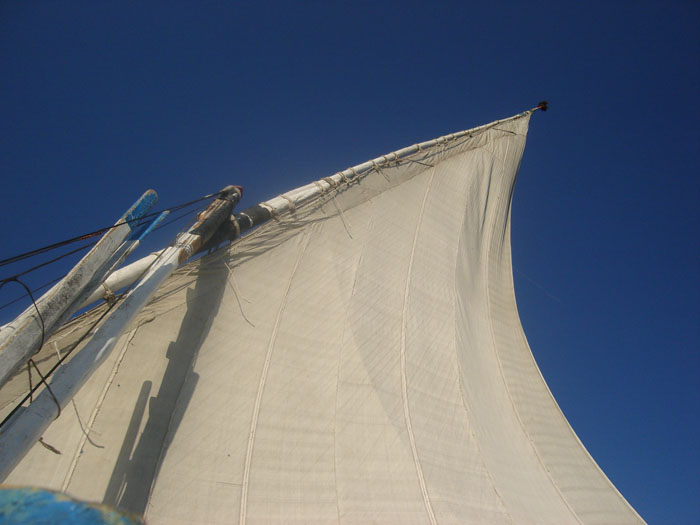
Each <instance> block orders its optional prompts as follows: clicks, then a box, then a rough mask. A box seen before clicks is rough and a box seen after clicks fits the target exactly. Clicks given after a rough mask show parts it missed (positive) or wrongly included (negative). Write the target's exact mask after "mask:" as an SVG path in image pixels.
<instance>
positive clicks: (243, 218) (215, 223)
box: [192, 186, 272, 253]
mask: <svg viewBox="0 0 700 525" xmlns="http://www.w3.org/2000/svg"><path fill="white" fill-rule="evenodd" d="M242 196H243V188H242V187H241V186H227V187H226V188H224V189H223V190H221V192H220V193H219V196H218V197H217V200H216V201H214V203H213V205H214V204H216V203H217V202H218V201H222V203H221V205H219V206H217V207H216V211H215V212H213V213H212V214H210V215H208V216H207V217H205V218H204V219H208V218H209V217H211V219H213V220H211V221H205V222H204V223H202V224H201V225H200V224H197V225H195V227H194V228H193V229H192V233H193V234H196V235H200V237H201V238H202V239H205V241H204V242H202V244H201V246H199V247H198V248H197V250H196V252H197V253H199V252H203V251H207V250H211V249H213V248H216V247H217V246H218V245H219V244H221V243H224V242H228V241H232V240H234V239H236V238H237V237H239V236H240V235H241V234H243V233H244V232H246V231H248V230H250V229H251V228H254V227H255V226H259V225H261V224H263V223H264V222H267V221H268V220H270V219H272V212H271V211H270V210H269V209H268V208H265V207H263V206H261V205H260V204H255V205H253V206H250V207H249V208H246V209H245V210H243V211H242V212H239V213H233V209H234V207H235V206H236V204H238V202H239V201H240V200H241V197H242ZM207 212H209V210H206V211H205V212H203V213H207ZM197 219H198V221H199V220H200V217H198V218H197ZM209 229H213V230H214V231H213V233H211V232H210V231H209Z"/></svg>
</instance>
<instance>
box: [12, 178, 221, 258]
mask: <svg viewBox="0 0 700 525" xmlns="http://www.w3.org/2000/svg"><path fill="white" fill-rule="evenodd" d="M220 193H221V192H219V191H217V192H216V193H211V194H209V195H205V196H204V197H200V198H199V199H195V200H192V201H189V202H184V203H182V204H178V205H176V206H172V207H170V208H166V209H165V210H160V211H155V212H152V213H149V214H147V215H144V216H143V217H140V218H138V219H129V220H126V221H122V222H118V223H117V224H114V225H112V226H108V227H106V228H100V229H99V230H95V231H92V232H89V233H84V234H83V235H78V236H77V237H72V238H70V239H66V240H63V241H60V242H56V243H53V244H49V245H47V246H43V247H41V248H37V249H35V250H31V251H28V252H25V253H20V254H19V255H14V256H12V257H8V258H7V259H2V260H0V266H6V265H8V264H11V263H14V262H17V261H21V260H23V259H28V258H29V257H34V256H36V255H40V254H42V253H45V252H48V251H51V250H55V249H56V248H60V247H62V246H66V245H67V244H71V243H74V242H77V241H82V240H85V239H90V238H91V237H95V236H97V235H100V234H102V233H105V232H107V231H109V230H112V229H114V228H117V227H118V226H121V225H122V224H129V223H132V222H136V223H137V224H141V221H143V220H144V219H148V218H151V217H155V216H157V215H160V214H161V213H162V212H163V211H170V212H173V211H178V210H181V209H183V208H186V207H188V206H191V205H193V204H196V203H198V202H201V201H203V200H207V199H211V198H212V197H216V196H217V195H219V194H220Z"/></svg>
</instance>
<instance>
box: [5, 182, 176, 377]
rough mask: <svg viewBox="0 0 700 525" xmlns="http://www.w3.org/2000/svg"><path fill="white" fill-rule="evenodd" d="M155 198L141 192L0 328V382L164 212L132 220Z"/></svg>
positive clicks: (9, 374) (36, 349)
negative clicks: (67, 267)
mask: <svg viewBox="0 0 700 525" xmlns="http://www.w3.org/2000/svg"><path fill="white" fill-rule="evenodd" d="M157 200H158V195H157V194H156V192H155V191H153V190H148V191H147V192H145V193H144V194H143V195H142V196H141V197H140V198H139V199H138V200H137V201H136V202H135V203H134V204H133V205H132V206H131V208H129V209H128V210H127V211H126V213H124V215H122V217H121V218H120V219H119V220H118V221H117V222H116V223H115V225H114V226H113V227H111V228H109V229H108V231H107V232H106V233H105V234H104V235H103V236H102V238H101V239H100V241H99V242H98V243H97V244H96V245H95V246H94V247H93V248H92V249H91V250H90V251H89V252H88V254H87V255H85V257H83V258H82V259H81V260H80V262H78V264H77V265H76V266H75V267H74V268H73V269H72V270H71V271H70V272H69V273H68V275H66V276H65V277H64V278H63V279H62V280H61V281H60V282H59V283H57V284H56V285H55V286H54V287H53V288H51V289H50V290H49V291H48V292H46V293H45V294H44V295H43V296H41V298H39V299H38V300H37V301H36V302H35V303H34V304H33V305H32V306H30V307H29V308H27V309H26V310H25V311H24V312H23V313H22V314H20V315H19V316H18V317H17V318H16V319H15V320H14V321H12V322H10V323H8V324H6V325H5V326H3V327H2V328H0V387H2V386H3V385H4V384H5V383H6V382H7V381H8V380H9V379H10V377H12V375H13V374H14V373H15V372H16V371H17V370H18V369H19V368H20V367H21V366H22V365H24V363H26V362H27V360H28V359H29V358H31V357H32V356H33V355H34V354H35V353H36V352H38V351H39V350H40V349H41V346H42V345H43V343H44V342H45V341H46V340H47V339H48V338H49V336H50V335H51V334H52V333H53V332H54V331H55V330H56V329H57V328H58V327H60V326H61V324H63V322H65V320H66V319H68V318H69V317H70V316H71V315H72V314H73V312H75V311H76V310H77V309H78V308H79V307H80V304H81V303H82V302H83V300H84V299H85V297H87V295H88V294H89V293H90V292H92V291H93V290H94V289H95V288H96V287H97V286H98V285H99V284H100V283H101V282H102V281H103V280H104V278H105V276H106V275H107V274H108V273H109V272H110V271H112V270H113V269H114V268H115V267H116V266H118V265H119V264H120V263H121V261H123V260H124V258H125V257H126V256H127V255H128V254H129V253H130V252H131V251H132V250H133V249H134V248H135V247H136V245H137V244H138V242H139V241H140V240H141V239H142V238H143V237H144V236H145V235H147V234H148V232H150V231H151V229H152V227H153V226H154V225H155V224H156V223H157V221H159V220H160V219H161V218H162V217H163V216H162V215H161V216H160V217H158V218H156V219H155V220H154V221H152V222H151V223H150V224H149V225H147V226H145V227H143V228H137V226H136V222H137V221H138V220H139V219H141V218H142V217H143V216H144V215H145V214H146V212H147V211H148V210H149V209H150V208H151V207H152V206H153V205H154V204H155V203H156V201H157ZM127 237H128V238H127ZM14 280H17V278H16V277H15V278H14Z"/></svg>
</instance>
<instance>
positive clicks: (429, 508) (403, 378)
mask: <svg viewBox="0 0 700 525" xmlns="http://www.w3.org/2000/svg"><path fill="white" fill-rule="evenodd" d="M434 177H435V168H432V173H431V175H430V179H429V180H428V186H427V188H426V189H425V195H423V203H422V204H421V207H420V213H419V214H418V222H417V224H416V232H415V234H414V235H413V246H412V247H411V258H410V259H409V263H408V272H407V275H406V288H405V290H404V296H403V314H402V320H401V395H402V397H403V414H404V419H405V420H406V430H407V432H408V440H409V441H410V443H411V453H412V454H413V463H414V465H415V467H416V474H417V475H418V482H419V483H420V490H421V493H422V494H423V503H424V504H425V510H426V512H427V513H428V518H430V523H432V524H433V525H437V521H436V520H435V514H434V513H433V507H432V505H431V504H430V497H429V496H428V488H427V487H426V485H425V478H424V476H423V469H422V468H421V466H420V459H419V458H418V450H417V448H416V440H415V437H414V436H413V427H412V426H411V414H410V411H409V407H408V384H407V378H406V316H407V313H408V296H409V292H410V289H411V273H412V272H413V261H414V259H415V254H416V246H417V244H418V234H419V233H420V226H421V222H422V220H423V212H424V211H425V203H426V202H427V200H428V193H430V186H431V185H432V183H433V178H434Z"/></svg>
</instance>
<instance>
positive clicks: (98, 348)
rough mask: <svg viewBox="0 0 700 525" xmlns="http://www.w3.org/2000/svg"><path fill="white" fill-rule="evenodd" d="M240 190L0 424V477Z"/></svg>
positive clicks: (231, 191)
mask: <svg viewBox="0 0 700 525" xmlns="http://www.w3.org/2000/svg"><path fill="white" fill-rule="evenodd" d="M240 197H241V189H240V188H239V187H237V186H227V187H226V188H224V189H223V190H222V191H221V192H220V194H219V196H218V197H217V198H216V200H214V202H212V203H211V204H210V205H209V207H208V208H207V209H206V210H205V211H204V212H202V213H201V214H200V215H199V216H198V217H197V222H196V223H195V224H194V226H192V227H191V228H190V229H189V231H187V232H186V233H183V234H180V235H179V236H178V238H177V240H176V242H175V245H174V246H171V247H168V248H166V249H165V250H164V251H163V253H162V254H161V255H160V257H158V259H157V260H156V261H155V262H154V263H153V264H152V266H151V267H150V268H149V269H148V271H147V272H146V275H145V276H144V277H143V279H142V280H141V281H140V282H139V283H138V284H137V285H136V286H135V287H134V288H133V289H132V290H131V291H130V292H129V293H128V294H127V296H126V298H125V299H124V300H123V301H122V302H121V303H120V304H119V306H117V307H116V309H115V311H114V313H112V314H111V315H110V317H109V318H108V319H107V321H105V323H104V324H103V325H102V326H100V327H99V328H98V329H97V331H96V332H95V335H94V336H93V338H92V339H91V340H90V342H88V343H87V344H86V345H85V347H84V348H83V349H82V350H81V351H80V352H78V354H77V355H76V356H75V357H73V358H72V359H71V360H70V361H68V363H67V364H65V365H63V366H62V367H61V368H59V369H58V370H57V371H56V373H55V374H54V376H53V380H52V381H51V384H50V388H45V389H44V390H43V391H42V392H41V393H40V394H39V395H38V396H37V397H36V398H35V400H34V402H33V403H31V404H30V405H29V406H28V407H26V408H24V409H23V410H22V411H18V412H17V413H16V414H15V415H14V416H13V417H12V418H11V419H10V420H9V421H8V422H7V423H6V424H5V426H3V427H2V428H0V481H2V480H4V479H5V478H6V477H7V475H8V474H9V473H10V472H12V469H13V468H14V467H15V466H16V465H17V463H19V462H20V460H21V459H22V458H23V457H24V455H25V454H26V453H27V452H28V451H29V449H30V448H31V447H32V446H34V444H35V443H36V442H37V440H38V439H39V438H40V437H41V435H42V433H43V432H44V430H45V429H46V428H47V427H48V426H49V425H50V424H51V421H53V420H54V419H55V418H56V417H58V415H60V410H61V409H62V408H63V407H65V406H66V404H67V403H69V402H70V400H71V399H72V398H73V396H74V395H75V394H76V393H77V392H78V391H79V390H80V388H81V387H82V386H83V384H85V382H86V381H87V380H88V379H89V377H90V375H91V374H92V373H93V372H94V371H95V370H96V369H97V367H99V366H100V364H102V363H103V362H104V360H105V359H106V358H107V356H108V355H109V353H110V352H111V351H112V349H113V348H114V345H115V344H116V342H117V341H118V340H119V337H120V336H121V334H122V332H123V331H124V330H125V329H126V327H127V326H128V325H129V323H130V322H131V320H132V319H133V318H134V317H135V316H136V314H138V313H139V311H140V310H141V308H143V306H145V304H146V303H147V302H148V300H149V299H150V298H151V297H152V296H153V294H155V292H156V290H157V289H158V287H159V286H160V284H161V283H162V282H163V281H164V280H165V279H167V277H168V276H169V275H170V274H171V273H172V272H173V271H174V270H175V269H176V268H177V267H178V266H179V264H180V263H182V262H184V261H185V260H187V259H188V258H189V257H190V256H191V255H192V254H194V253H196V251H197V249H198V248H199V247H201V246H202V245H203V244H204V243H206V241H207V240H208V239H209V238H210V237H211V236H212V234H213V233H214V232H215V231H216V230H217V228H218V226H219V225H220V224H221V223H222V222H223V221H224V220H225V219H227V218H228V217H229V216H230V215H231V211H232V209H233V206H234V205H235V204H236V203H237V202H238V201H239V200H240Z"/></svg>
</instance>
